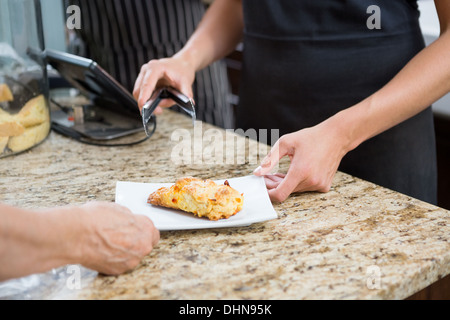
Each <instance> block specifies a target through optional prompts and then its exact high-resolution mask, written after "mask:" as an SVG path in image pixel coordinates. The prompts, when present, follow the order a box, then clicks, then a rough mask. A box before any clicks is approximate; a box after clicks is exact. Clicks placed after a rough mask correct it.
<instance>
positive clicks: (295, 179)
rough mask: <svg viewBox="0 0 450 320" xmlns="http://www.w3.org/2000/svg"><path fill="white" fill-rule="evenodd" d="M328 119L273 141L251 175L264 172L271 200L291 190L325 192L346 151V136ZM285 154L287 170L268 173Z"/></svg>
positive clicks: (278, 199)
mask: <svg viewBox="0 0 450 320" xmlns="http://www.w3.org/2000/svg"><path fill="white" fill-rule="evenodd" d="M335 129H336V128H333V127H330V124H328V123H322V124H320V125H318V126H316V127H313V128H308V129H305V130H301V131H298V132H295V133H292V134H288V135H285V136H283V137H281V138H280V140H278V141H277V143H276V144H275V145H274V147H273V148H272V150H271V152H270V153H269V154H268V155H267V157H266V158H265V159H264V160H263V162H262V164H261V167H259V168H257V169H256V170H255V175H257V176H264V177H265V181H266V186H267V189H268V190H269V196H270V198H271V200H272V201H274V202H283V201H285V200H286V199H287V198H288V197H289V196H290V195H291V194H292V193H295V192H307V191H317V192H328V191H329V190H330V188H331V185H332V181H333V178H334V176H335V174H336V172H337V169H338V167H339V164H340V162H341V160H342V158H343V157H344V155H345V154H346V152H347V151H346V150H347V149H346V148H345V146H346V140H345V139H342V136H341V135H340V134H338V133H337V130H335ZM285 156H289V157H290V159H291V164H290V167H289V170H288V172H287V174H280V173H277V174H271V171H272V169H273V168H274V167H275V166H276V165H277V164H278V162H279V160H280V159H282V158H283V157H285Z"/></svg>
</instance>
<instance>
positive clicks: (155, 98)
mask: <svg viewBox="0 0 450 320" xmlns="http://www.w3.org/2000/svg"><path fill="white" fill-rule="evenodd" d="M164 99H172V100H173V101H175V103H176V104H177V105H178V106H179V107H180V108H181V109H183V110H184V111H185V112H186V113H188V114H189V115H190V116H191V117H192V124H193V125H195V120H196V118H197V116H196V114H195V103H194V100H192V99H190V98H188V97H187V96H185V95H184V94H182V93H181V92H179V91H178V90H176V89H174V88H172V87H165V88H161V89H158V90H156V91H155V92H154V93H153V95H152V96H151V98H150V100H148V101H147V103H146V104H145V105H144V107H143V108H142V123H143V124H144V129H145V133H146V134H147V136H150V135H151V132H150V130H149V122H150V119H151V118H152V115H153V112H155V110H156V108H157V107H158V105H159V103H160V102H161V100H164Z"/></svg>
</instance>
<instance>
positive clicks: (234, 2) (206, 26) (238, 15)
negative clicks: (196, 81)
mask: <svg viewBox="0 0 450 320" xmlns="http://www.w3.org/2000/svg"><path fill="white" fill-rule="evenodd" d="M243 25H244V22H243V14H242V2H241V0H215V1H214V2H213V4H212V5H211V7H210V8H209V9H208V10H207V12H206V14H205V16H204V17H203V19H202V21H201V22H200V24H199V26H198V28H197V30H196V31H195V32H194V34H193V35H192V36H191V38H190V39H189V41H188V42H187V43H186V45H185V46H184V48H183V49H182V50H181V51H180V52H178V53H177V54H176V55H175V56H176V57H181V58H182V59H184V60H186V61H189V62H190V64H191V65H192V66H193V67H194V69H195V70H197V71H198V70H201V69H203V68H205V67H206V66H208V65H209V64H211V63H212V62H214V61H216V60H219V59H221V58H223V57H224V56H226V55H227V54H228V53H230V52H232V51H233V50H234V49H235V48H236V46H237V44H238V43H239V42H240V41H241V38H242V33H243Z"/></svg>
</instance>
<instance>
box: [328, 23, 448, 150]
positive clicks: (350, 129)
mask: <svg viewBox="0 0 450 320" xmlns="http://www.w3.org/2000/svg"><path fill="white" fill-rule="evenodd" d="M449 91H450V31H446V32H445V33H444V34H442V35H441V37H440V38H439V39H438V40H436V41H435V42H434V43H433V44H431V45H430V46H429V47H427V48H425V49H424V50H422V51H421V52H420V53H419V54H418V55H417V56H416V57H414V58H413V59H412V60H411V61H410V62H409V63H408V64H407V65H406V66H405V67H404V68H403V69H402V70H401V71H400V72H399V73H398V74H397V76H396V77H394V78H393V79H392V80H391V81H390V82H389V83H388V84H387V85H386V86H384V87H383V88H382V89H380V90H379V91H377V92H376V93H374V94H373V95H372V96H370V97H368V98H367V99H365V100H364V101H362V102H360V103H359V104H357V105H355V106H353V107H351V108H349V109H346V110H343V111H342V112H340V113H338V114H337V115H336V116H334V117H332V118H330V119H329V120H328V121H330V122H333V124H335V125H337V126H340V127H341V128H342V130H343V131H342V132H344V137H345V138H344V139H345V143H346V148H347V151H350V150H353V149H355V148H356V147H357V146H359V145H360V144H361V143H362V142H364V141H366V140H368V139H370V138H372V137H374V136H376V135H378V134H380V133H382V132H384V131H386V130H388V129H390V128H392V127H394V126H395V125H397V124H399V123H401V122H403V121H405V120H407V119H409V118H411V117H413V116H414V115H416V114H418V113H420V112H421V111H423V110H424V109H426V108H427V107H429V106H430V105H431V104H432V103H434V102H435V101H437V100H439V99H440V98H441V97H443V96H444V95H445V94H447V93H448V92H449Z"/></svg>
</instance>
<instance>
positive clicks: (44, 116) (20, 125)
mask: <svg viewBox="0 0 450 320" xmlns="http://www.w3.org/2000/svg"><path fill="white" fill-rule="evenodd" d="M49 131H50V114H49V111H48V108H47V103H46V101H45V98H44V96H43V95H40V96H37V97H35V98H33V99H31V100H29V101H28V102H27V103H26V104H25V106H24V107H23V108H22V109H21V110H20V112H19V113H18V114H16V115H10V114H9V113H8V112H6V111H4V110H2V109H0V138H4V139H1V140H0V142H1V143H0V154H1V153H3V152H4V151H5V147H6V146H3V144H5V143H7V147H8V148H9V149H10V150H11V151H12V152H21V151H24V150H27V149H29V148H31V147H32V146H34V145H36V144H38V143H40V142H41V141H43V140H44V139H45V138H46V137H47V135H48V133H49ZM2 146H3V148H1V147H2Z"/></svg>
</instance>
